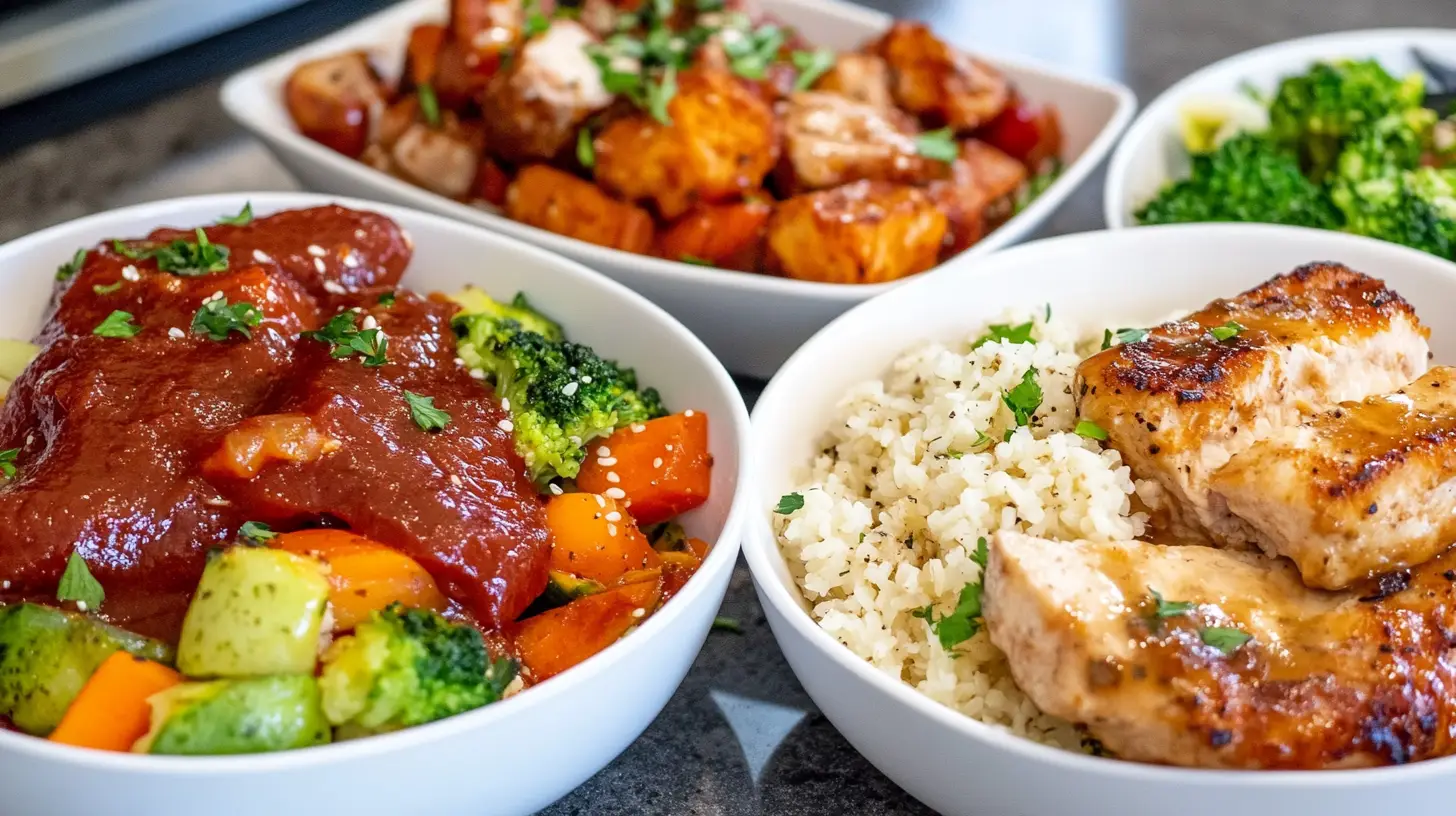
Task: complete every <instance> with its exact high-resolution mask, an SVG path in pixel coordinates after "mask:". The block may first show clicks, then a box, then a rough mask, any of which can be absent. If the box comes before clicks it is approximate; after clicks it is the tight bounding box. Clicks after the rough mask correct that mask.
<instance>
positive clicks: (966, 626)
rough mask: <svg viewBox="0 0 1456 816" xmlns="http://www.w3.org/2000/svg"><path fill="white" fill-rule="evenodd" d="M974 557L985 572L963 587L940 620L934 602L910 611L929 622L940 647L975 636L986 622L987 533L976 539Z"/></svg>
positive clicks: (951, 647) (952, 646) (949, 648)
mask: <svg viewBox="0 0 1456 816" xmlns="http://www.w3.org/2000/svg"><path fill="white" fill-rule="evenodd" d="M971 560H972V561H974V562H975V563H977V564H979V565H980V567H981V570H982V576H981V577H980V578H978V579H976V580H975V581H972V582H970V583H968V584H966V585H965V586H964V587H961V594H960V597H959V598H958V599H957V600H956V607H955V610H954V611H952V612H951V613H950V614H949V615H946V616H944V617H942V618H940V619H938V620H937V619H936V617H935V608H934V607H931V606H927V607H925V608H923V609H917V610H915V611H914V612H912V613H910V614H912V615H913V616H915V617H917V618H920V619H921V620H924V621H926V622H927V623H929V624H930V628H931V630H932V631H934V632H935V636H936V638H937V639H938V640H939V641H940V646H941V648H942V649H945V650H946V651H950V650H951V649H954V648H955V647H957V646H959V645H960V644H962V643H965V642H966V641H968V640H970V639H971V638H973V637H975V635H976V633H977V632H979V631H981V627H982V626H983V625H984V623H985V621H984V620H983V619H982V618H981V595H982V593H983V592H984V591H985V574H984V570H985V569H986V562H987V561H988V560H989V553H988V552H987V546H986V539H985V538H984V537H983V538H980V539H978V540H977V541H976V549H975V552H973V553H972V554H971Z"/></svg>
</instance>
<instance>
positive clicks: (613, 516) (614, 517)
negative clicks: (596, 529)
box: [607, 510, 622, 521]
mask: <svg viewBox="0 0 1456 816" xmlns="http://www.w3.org/2000/svg"><path fill="white" fill-rule="evenodd" d="M621 520H622V514H621V513H618V512H617V511H616V510H613V511H612V512H610V513H608V514H607V521H621Z"/></svg>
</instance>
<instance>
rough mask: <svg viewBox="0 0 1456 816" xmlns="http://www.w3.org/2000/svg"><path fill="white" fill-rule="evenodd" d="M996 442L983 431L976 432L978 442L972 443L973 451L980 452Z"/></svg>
mask: <svg viewBox="0 0 1456 816" xmlns="http://www.w3.org/2000/svg"><path fill="white" fill-rule="evenodd" d="M994 441H995V440H994V439H992V438H991V437H989V436H987V435H986V434H985V433H984V432H983V431H976V441H974V442H972V443H971V450H978V449H980V448H984V447H986V446H987V445H990V444H991V443H992V442H994Z"/></svg>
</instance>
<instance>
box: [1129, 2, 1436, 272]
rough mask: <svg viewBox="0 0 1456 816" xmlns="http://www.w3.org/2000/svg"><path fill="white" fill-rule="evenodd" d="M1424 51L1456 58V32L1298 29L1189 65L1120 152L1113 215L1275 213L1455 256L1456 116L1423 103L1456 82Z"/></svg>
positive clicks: (1181, 218) (1256, 217)
mask: <svg viewBox="0 0 1456 816" xmlns="http://www.w3.org/2000/svg"><path fill="white" fill-rule="evenodd" d="M1416 51H1420V52H1422V53H1424V54H1426V55H1428V56H1429V57H1430V58H1432V59H1434V60H1437V61H1439V62H1442V63H1444V64H1446V65H1449V66H1456V31H1452V30H1443V29H1383V30H1370V31H1350V32H1342V33H1337V34H1329V35H1323V36H1317V37H1309V38H1305V39H1298V40H1290V41H1288V42H1282V43H1276V44H1274V45H1269V46H1265V47H1263V48H1258V49H1255V50H1252V51H1248V52H1245V53H1243V54H1239V55H1236V56H1233V57H1229V58H1228V59H1225V60H1223V61H1221V62H1218V63H1215V64H1213V65H1211V66H1208V67H1207V68H1204V69H1202V70H1200V71H1198V72H1196V73H1194V74H1192V75H1190V76H1189V77H1187V78H1185V79H1183V80H1182V81H1180V82H1178V83H1177V84H1176V85H1174V86H1173V87H1172V88H1170V89H1168V90H1167V91H1166V92H1164V93H1163V94H1162V95H1161V96H1159V97H1158V98H1157V99H1156V100H1154V102H1153V103H1152V104H1151V105H1149V106H1148V107H1147V109H1146V110H1144V111H1143V113H1142V114H1141V115H1140V116H1139V117H1138V118H1137V120H1136V121H1135V122H1134V123H1133V125H1132V127H1130V128H1129V129H1128V132H1127V135H1126V136H1125V137H1124V138H1123V140H1122V142H1121V143H1120V144H1119V145H1118V147H1117V150H1116V152H1115V153H1114V154H1113V157H1112V161H1111V164H1110V165H1109V168H1108V173H1107V186H1106V189H1105V193H1104V209H1105V214H1106V218H1107V225H1108V226H1109V227H1110V228H1113V229H1120V228H1123V227H1132V226H1139V225H1143V224H1155V223H1179V222H1194V221H1263V222H1276V223H1285V224H1292V225H1296V226H1309V227H1317V228H1324V229H1338V230H1343V231H1346V232H1353V233H1356V234H1362V235H1366V236H1369V237H1374V238H1380V239H1383V240H1390V241H1394V242H1396V243H1402V244H1406V245H1410V246H1415V247H1417V248H1419V249H1424V250H1426V251H1428V252H1432V253H1434V254H1437V255H1442V256H1444V257H1447V258H1451V257H1452V255H1453V254H1456V198H1453V185H1456V150H1453V148H1456V142H1453V139H1456V121H1451V120H1447V121H1444V122H1443V121H1442V120H1441V118H1442V116H1444V115H1446V114H1447V113H1448V111H1444V110H1443V111H1441V112H1440V113H1437V112H1436V111H1434V110H1429V109H1426V108H1423V107H1422V102H1423V99H1424V96H1425V94H1426V93H1427V92H1430V93H1438V92H1441V91H1448V92H1449V91H1456V87H1450V88H1442V87H1441V86H1440V84H1439V83H1438V82H1437V81H1434V80H1433V79H1432V78H1431V77H1429V76H1428V75H1427V74H1426V73H1425V72H1423V71H1422V69H1421V66H1420V64H1419V62H1418V60H1417V57H1416ZM1369 61H1373V63H1374V64H1373V65H1372V64H1368V63H1369ZM1361 63H1366V64H1361ZM1194 154H1198V155H1197V157H1196V158H1195V156H1194ZM1431 164H1435V165H1438V167H1440V168H1441V169H1437V168H1433V167H1429V166H1424V165H1431Z"/></svg>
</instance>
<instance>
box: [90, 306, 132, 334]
mask: <svg viewBox="0 0 1456 816" xmlns="http://www.w3.org/2000/svg"><path fill="white" fill-rule="evenodd" d="M141 330H142V327H141V326H138V325H137V324H135V323H133V322H131V312H123V311H121V310H120V309H118V310H116V311H114V312H112V313H111V314H109V315H107V316H106V319H105V320H103V321H101V323H100V324H99V325H97V326H96V328H94V329H92V330H91V333H92V334H94V335H97V336H100V337H135V336H136V335H137V333H138V332H140V331H141Z"/></svg>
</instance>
